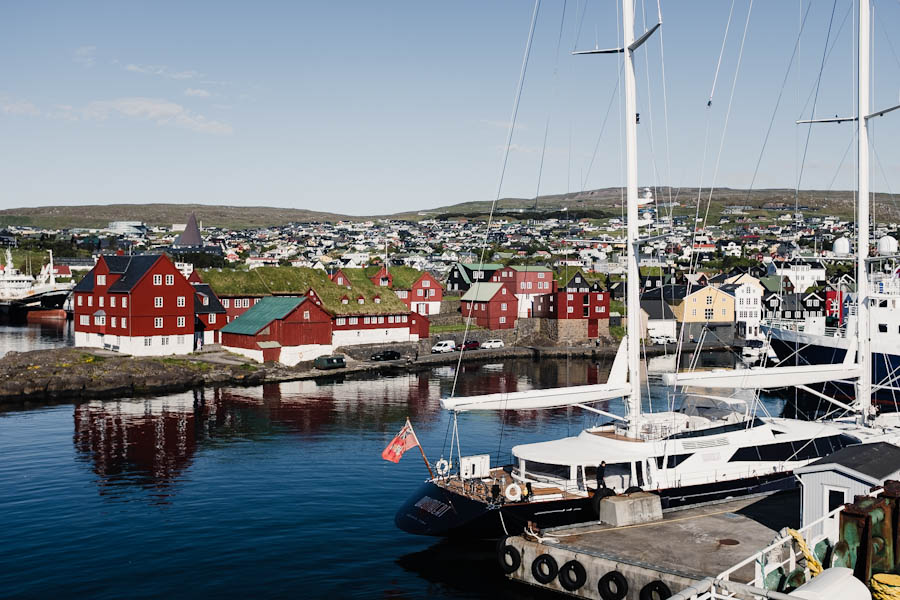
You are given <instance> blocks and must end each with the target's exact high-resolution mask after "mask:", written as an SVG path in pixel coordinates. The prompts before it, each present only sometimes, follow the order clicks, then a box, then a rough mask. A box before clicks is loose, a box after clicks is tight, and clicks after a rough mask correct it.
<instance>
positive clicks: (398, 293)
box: [397, 291, 408, 298]
mask: <svg viewBox="0 0 900 600" xmlns="http://www.w3.org/2000/svg"><path fill="white" fill-rule="evenodd" d="M407 294H408V292H406V291H402V292H397V297H398V298H406V295H407Z"/></svg>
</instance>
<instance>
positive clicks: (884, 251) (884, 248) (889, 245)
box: [878, 235, 897, 256]
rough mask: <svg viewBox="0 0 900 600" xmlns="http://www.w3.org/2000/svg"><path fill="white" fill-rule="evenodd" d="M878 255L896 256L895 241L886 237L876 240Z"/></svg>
mask: <svg viewBox="0 0 900 600" xmlns="http://www.w3.org/2000/svg"><path fill="white" fill-rule="evenodd" d="M878 254H880V255H881V256H890V255H891V254H897V240H896V239H894V238H892V237H891V236H889V235H886V236H884V237H882V238H880V239H879V240H878Z"/></svg>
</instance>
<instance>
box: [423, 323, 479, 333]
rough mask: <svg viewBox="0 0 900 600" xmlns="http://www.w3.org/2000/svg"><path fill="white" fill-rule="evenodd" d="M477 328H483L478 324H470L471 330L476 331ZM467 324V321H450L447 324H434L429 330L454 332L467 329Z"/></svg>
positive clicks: (431, 331)
mask: <svg viewBox="0 0 900 600" xmlns="http://www.w3.org/2000/svg"><path fill="white" fill-rule="evenodd" d="M477 329H481V327H479V326H478V325H475V324H472V325H471V326H469V331H475V330H477ZM465 330H466V324H465V323H448V324H446V325H432V326H431V327H430V328H429V330H428V331H429V332H430V333H432V334H435V333H454V332H457V331H465Z"/></svg>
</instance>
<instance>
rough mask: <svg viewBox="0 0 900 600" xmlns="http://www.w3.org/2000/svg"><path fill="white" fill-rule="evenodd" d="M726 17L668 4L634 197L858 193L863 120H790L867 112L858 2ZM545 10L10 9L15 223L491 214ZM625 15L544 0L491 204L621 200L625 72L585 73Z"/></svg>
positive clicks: (53, 5) (431, 6)
mask: <svg viewBox="0 0 900 600" xmlns="http://www.w3.org/2000/svg"><path fill="white" fill-rule="evenodd" d="M874 6H875V8H874V14H875V26H874V44H873V45H874V67H875V75H874V86H873V87H874V94H873V101H872V104H873V107H875V108H883V107H888V106H893V105H895V104H897V103H898V102H900V58H898V56H900V54H898V50H900V40H898V41H892V40H890V39H889V38H888V37H887V35H886V32H888V31H896V30H897V28H898V25H900V3H898V2H888V1H887V0H880V1H879V2H877V3H875V5H874ZM644 7H646V16H645V15H644V12H645V11H644ZM731 7H732V3H730V2H728V1H727V0H692V1H689V2H685V1H681V2H674V1H669V2H667V1H665V0H663V2H662V5H661V12H662V17H663V26H662V28H661V29H660V30H659V32H657V34H655V35H654V36H653V37H652V38H651V39H650V41H648V42H647V44H645V45H644V46H643V47H642V48H641V49H640V50H639V51H638V52H637V53H636V55H635V61H636V80H637V86H638V110H639V112H640V114H641V119H640V125H639V128H638V143H639V180H640V185H641V186H652V185H667V184H671V185H672V186H675V187H696V186H698V185H702V186H704V187H708V186H712V185H715V186H719V187H721V186H726V187H737V188H746V187H749V186H750V185H751V184H752V185H753V187H754V188H763V187H787V188H793V187H795V186H796V185H797V183H798V179H799V181H800V187H801V188H803V189H850V188H853V187H855V181H854V177H855V175H854V173H855V166H854V160H855V150H854V149H853V148H852V147H851V144H852V142H853V137H852V136H853V128H854V126H853V125H852V124H850V123H846V124H842V125H834V124H831V125H817V126H814V127H813V128H809V126H798V125H796V124H795V123H794V122H795V120H797V119H798V118H809V117H810V116H811V115H812V114H813V112H814V114H815V116H834V115H836V114H839V115H841V116H844V115H848V114H853V113H854V112H855V109H854V108H853V102H854V89H855V83H854V77H855V75H854V72H853V68H854V61H855V58H854V56H853V48H854V46H855V43H856V42H855V29H856V25H855V21H854V17H855V15H856V8H855V6H854V5H853V3H852V2H851V1H850V0H832V1H831V2H828V1H827V0H815V1H814V2H813V3H812V5H810V0H805V1H803V2H800V1H799V0H797V1H789V2H783V1H778V0H756V1H755V2H753V3H752V11H750V14H749V24H748V20H747V17H748V10H749V8H750V1H749V0H735V1H734V3H733V7H734V8H733V13H732V14H731V20H730V23H729V12H730V9H731ZM533 9H534V2H533V1H532V0H492V1H490V2H484V1H483V0H481V1H477V0H473V1H467V0H459V1H457V2H423V1H421V0H419V1H408V2H405V1H387V2H371V1H365V2H351V1H332V2H307V1H303V0H297V1H294V2H277V3H276V2H255V3H247V2H229V1H225V0H217V1H215V2H211V1H209V2H206V1H196V2H166V1H161V0H158V1H155V2H119V1H115V2H113V1H111V2H91V1H88V2H81V3H75V2H43V1H40V0H35V1H31V2H18V3H6V4H5V5H4V9H3V16H4V18H3V19H2V20H0V208H15V207H20V206H42V205H61V204H62V205H72V204H107V203H133V204H143V203H157V202H173V203H204V204H220V205H246V206H260V205H262V206H278V207H294V208H306V209H312V210H323V211H328V212H338V213H344V214H355V215H364V214H384V213H393V212H400V211H408V210H425V209H428V208H433V207H437V206H443V205H448V204H454V203H457V202H466V201H473V200H491V199H494V198H495V197H496V196H497V194H498V181H499V179H500V174H501V164H502V159H503V155H504V147H505V144H506V139H507V132H508V129H509V124H510V122H511V113H512V108H513V103H514V99H515V93H516V87H517V82H518V79H519V73H520V69H521V65H522V59H523V54H524V50H525V45H526V41H527V39H528V33H529V25H530V23H531V18H532V12H533ZM807 11H808V12H807ZM636 12H637V16H636V22H637V26H636V29H637V30H638V34H640V32H641V31H642V30H643V29H644V27H645V23H646V25H647V26H648V27H649V26H650V25H651V24H652V23H654V22H655V21H656V19H657V5H656V4H655V3H651V2H647V1H646V0H637V2H636ZM804 14H808V16H807V17H806V22H805V25H804V28H803V33H802V35H800V36H799V42H798V31H799V27H800V23H801V20H802V17H803V15H804ZM620 20H621V19H620V16H619V4H618V3H617V2H615V1H613V0H593V1H587V2H585V0H566V1H565V2H564V1H563V0H543V1H542V2H541V4H540V9H539V11H538V16H537V20H536V26H535V32H534V38H533V42H532V46H531V52H530V55H529V60H528V65H527V70H526V75H525V80H524V85H523V89H522V94H521V100H520V103H519V110H518V114H517V119H516V128H515V131H514V135H513V138H512V146H511V151H510V154H509V160H508V163H507V168H506V171H505V173H504V179H503V185H502V188H501V189H500V190H499V191H500V196H502V197H507V196H516V197H533V196H535V194H537V193H540V194H552V193H563V192H573V191H578V190H581V189H593V188H601V187H615V186H620V185H622V182H623V181H624V176H623V166H622V159H621V156H622V150H621V149H622V146H623V143H622V140H621V137H620V133H621V122H622V112H623V103H624V99H623V98H622V97H621V94H620V93H619V89H620V88H619V87H618V82H619V79H620V73H621V70H620V69H621V56H620V55H597V56H572V55H570V52H571V51H572V50H573V49H589V48H593V47H595V46H599V47H604V48H605V47H613V46H616V45H617V39H619V38H620V36H621V23H620ZM745 25H746V37H744V30H745ZM726 26H727V30H728V31H727V36H726V35H725V33H726ZM829 26H830V33H829ZM560 31H561V32H562V33H561V35H560ZM660 33H661V35H660ZM723 39H724V41H725V43H724V51H722V52H721V64H720V66H719V68H718V70H717V64H719V62H720V61H719V56H720V50H721V49H722V48H723ZM742 39H743V40H744V41H743V51H742V52H741V46H742ZM826 40H828V44H829V52H828V53H827V58H826V59H825V60H824V62H823V56H824V55H825V54H826V52H825V44H826ZM795 45H796V46H797V56H796V57H795V59H794V62H793V64H792V68H791V69H790V71H789V72H788V66H789V62H790V60H791V56H792V53H793V52H794V48H795ZM661 46H662V48H661ZM557 47H559V52H557ZM739 56H740V63H739ZM663 71H664V72H665V78H663ZM820 72H821V77H819V73H820ZM717 73H718V76H716V74H717ZM786 73H787V77H786ZM714 79H715V81H716V85H715V91H714V94H713V98H712V99H713V102H712V104H711V105H710V106H708V105H707V102H708V100H709V98H710V92H711V89H712V87H713V81H714ZM664 83H665V85H664ZM776 103H777V105H778V109H777V111H776V110H775V109H776ZM814 106H815V111H813V107H814ZM773 115H774V118H773ZM666 117H667V118H666ZM604 123H605V125H604ZM770 123H771V133H770V134H769V136H768V140H767V142H766V143H765V151H764V152H763V151H762V150H763V143H764V140H765V138H766V131H767V129H768V128H769V126H770ZM548 124H549V125H548ZM545 133H547V135H546V139H547V142H546V144H545V143H544V138H545ZM898 134H900V111H898V112H896V113H892V114H891V115H888V116H885V117H883V118H881V119H879V120H878V122H877V123H876V127H875V132H874V142H873V145H874V148H875V153H874V155H873V161H872V162H873V169H872V187H873V189H875V190H877V191H884V192H891V193H900V168H898V167H900V146H898V145H897V144H896V143H893V140H896V139H897V137H898ZM848 148H849V150H848ZM542 155H543V168H541V158H542ZM804 156H805V158H804ZM757 161H759V165H760V166H759V169H758V172H757V174H756V176H755V177H754V171H755V170H756V165H757ZM801 165H802V176H801V175H800V171H801V169H800V167H801ZM135 218H139V209H137V208H136V214H135Z"/></svg>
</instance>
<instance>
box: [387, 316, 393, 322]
mask: <svg viewBox="0 0 900 600" xmlns="http://www.w3.org/2000/svg"><path fill="white" fill-rule="evenodd" d="M393 322H394V315H390V316H389V317H388V323H393Z"/></svg>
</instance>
